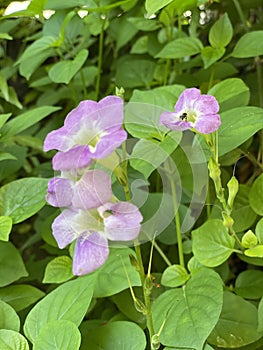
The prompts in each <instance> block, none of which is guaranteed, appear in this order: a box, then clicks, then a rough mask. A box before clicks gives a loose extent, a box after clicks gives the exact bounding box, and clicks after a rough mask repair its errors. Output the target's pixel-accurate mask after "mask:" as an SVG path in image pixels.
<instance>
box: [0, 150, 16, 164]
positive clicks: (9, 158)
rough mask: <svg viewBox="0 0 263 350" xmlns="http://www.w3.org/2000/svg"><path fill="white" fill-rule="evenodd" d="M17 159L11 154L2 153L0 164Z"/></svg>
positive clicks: (0, 154)
mask: <svg viewBox="0 0 263 350" xmlns="http://www.w3.org/2000/svg"><path fill="white" fill-rule="evenodd" d="M16 159H17V158H16V157H15V156H13V155H12V154H11V153H7V152H0V162H1V161H3V160H16Z"/></svg>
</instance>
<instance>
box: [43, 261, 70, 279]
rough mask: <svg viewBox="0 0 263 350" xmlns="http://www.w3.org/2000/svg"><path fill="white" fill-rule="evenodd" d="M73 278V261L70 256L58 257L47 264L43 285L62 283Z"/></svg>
mask: <svg viewBox="0 0 263 350" xmlns="http://www.w3.org/2000/svg"><path fill="white" fill-rule="evenodd" d="M72 277H73V274H72V259H71V258H70V257H68V256H58V257H56V258H54V259H53V260H51V261H50V262H49V263H48V264H47V267H46V270H45V275H44V278H43V283H62V282H65V281H67V280H69V279H71V278H72Z"/></svg>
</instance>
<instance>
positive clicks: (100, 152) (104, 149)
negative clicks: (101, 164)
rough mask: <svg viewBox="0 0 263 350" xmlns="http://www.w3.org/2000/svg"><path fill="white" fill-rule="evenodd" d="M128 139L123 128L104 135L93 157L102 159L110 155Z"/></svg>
mask: <svg viewBox="0 0 263 350" xmlns="http://www.w3.org/2000/svg"><path fill="white" fill-rule="evenodd" d="M126 139H127V133H126V131H125V130H123V129H120V130H117V131H115V132H111V133H110V134H107V135H105V136H102V137H101V138H100V140H99V141H98V143H97V145H96V148H95V151H94V153H93V157H94V158H98V159H100V158H105V157H107V156H109V155H110V154H111V153H112V152H113V151H114V150H115V149H116V148H117V147H119V146H120V145H121V144H122V143H123V142H124V141H125V140H126Z"/></svg>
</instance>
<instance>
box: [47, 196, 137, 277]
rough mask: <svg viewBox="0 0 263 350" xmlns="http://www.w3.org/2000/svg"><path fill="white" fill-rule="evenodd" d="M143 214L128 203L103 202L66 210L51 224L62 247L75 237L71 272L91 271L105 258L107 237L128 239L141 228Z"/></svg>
mask: <svg viewBox="0 0 263 350" xmlns="http://www.w3.org/2000/svg"><path fill="white" fill-rule="evenodd" d="M141 221H142V215H141V213H140V211H139V210H138V208H137V207H136V206H135V205H133V204H131V203H127V202H118V203H106V204H104V205H103V206H101V207H99V208H97V209H91V210H81V209H78V210H77V209H65V210H64V211H62V213H61V214H60V215H59V216H58V217H56V219H55V220H54V222H53V224H52V230H53V235H54V237H55V239H56V241H57V243H58V246H59V248H61V249H63V248H65V247H66V246H67V245H68V244H70V243H71V242H73V241H74V240H76V245H75V251H74V257H73V273H74V275H77V276H80V275H84V274H87V273H90V272H92V271H94V270H96V269H97V268H99V267H100V266H101V265H103V264H104V262H105V261H106V260H107V258H108V255H109V246H108V240H111V241H130V240H133V239H135V238H136V237H137V236H138V234H139V232H140V228H141V225H140V223H141Z"/></svg>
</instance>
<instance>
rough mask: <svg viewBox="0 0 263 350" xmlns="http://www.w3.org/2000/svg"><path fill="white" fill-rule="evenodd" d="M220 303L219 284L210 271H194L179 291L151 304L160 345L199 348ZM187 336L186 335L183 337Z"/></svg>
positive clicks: (213, 273)
mask: <svg viewBox="0 0 263 350" xmlns="http://www.w3.org/2000/svg"><path fill="white" fill-rule="evenodd" d="M222 303H223V290H222V281H221V279H220V277H219V275H218V274H217V273H216V272H214V271H213V270H210V269H206V268H203V269H201V270H199V271H197V272H196V273H195V274H194V275H193V276H192V277H191V279H190V280H189V281H188V282H187V283H186V286H184V287H182V288H176V289H172V290H168V291H166V292H164V293H163V294H161V295H160V296H159V297H158V298H157V299H156V300H155V301H154V303H153V306H152V312H153V323H154V329H156V330H159V329H160V328H161V325H162V323H163V321H164V320H165V323H164V327H163V329H162V331H161V334H160V337H159V339H160V342H161V343H162V344H163V345H166V346H171V347H178V348H181V347H182V348H191V349H192V348H194V349H202V348H203V345H204V343H205V340H206V338H207V336H208V335H209V334H210V332H211V330H212V329H213V327H214V326H215V325H216V323H217V321H218V318H219V315H220V312H221V308H222ZM186 335H187V336H186Z"/></svg>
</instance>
